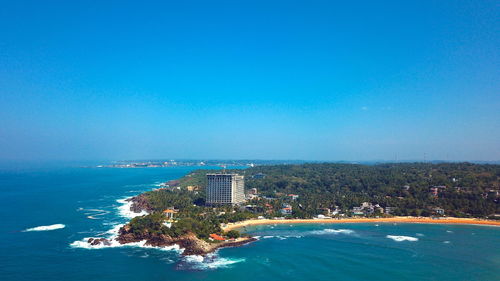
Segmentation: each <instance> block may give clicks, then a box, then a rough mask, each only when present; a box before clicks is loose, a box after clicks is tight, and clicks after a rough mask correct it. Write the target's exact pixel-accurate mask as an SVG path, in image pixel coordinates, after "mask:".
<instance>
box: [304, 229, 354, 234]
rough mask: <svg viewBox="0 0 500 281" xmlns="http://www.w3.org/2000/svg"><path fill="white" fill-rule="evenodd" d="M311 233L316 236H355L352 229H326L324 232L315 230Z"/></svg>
mask: <svg viewBox="0 0 500 281" xmlns="http://www.w3.org/2000/svg"><path fill="white" fill-rule="evenodd" d="M310 233H311V234H315V235H325V234H345V235H352V234H355V232H354V230H351V229H331V228H325V229H323V230H313V231H311V232H310Z"/></svg>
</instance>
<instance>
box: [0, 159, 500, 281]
mask: <svg viewBox="0 0 500 281" xmlns="http://www.w3.org/2000/svg"><path fill="white" fill-rule="evenodd" d="M192 169H195V167H175V168H145V169H108V168H102V169H97V168H54V167H51V168H47V169H32V170H10V171H9V170H2V171H0V202H1V204H2V206H1V208H0V215H1V219H2V223H3V224H2V229H1V231H0V241H1V242H0V280H86V281H88V280H500V228H496V227H488V226H460V225H422V224H398V225H393V224H378V225H376V224H341V225H334V224H325V225H319V224H317V225H294V226H290V225H277V226H256V227H252V228H248V229H247V231H249V232H251V233H252V234H253V235H256V236H260V239H259V241H257V242H254V243H252V244H250V245H246V246H243V247H239V248H228V249H222V250H220V251H219V252H218V253H217V254H216V255H214V256H213V257H211V258H207V259H205V261H203V262H201V261H200V258H199V257H190V258H182V257H180V256H179V254H178V252H177V251H175V250H168V251H165V250H158V249H146V248H141V247H111V248H104V249H85V248H79V247H77V244H78V241H81V240H82V239H84V238H85V237H97V236H109V235H111V234H109V233H106V232H107V231H109V230H110V229H112V228H113V227H114V226H116V225H119V224H120V223H124V222H126V221H127V220H128V219H127V218H126V217H123V216H121V215H120V212H119V207H120V206H122V204H120V203H118V202H117V200H119V199H123V198H126V197H130V196H133V195H136V194H138V193H140V192H143V191H146V190H150V189H152V188H155V187H156V184H158V183H160V182H163V181H166V180H170V179H176V178H179V177H181V176H182V175H184V174H186V173H187V172H189V171H190V170H192ZM89 216H91V217H94V218H95V219H89V218H88V217H89ZM54 224H64V225H65V227H64V228H61V229H55V230H50V231H28V232H26V231H24V230H26V229H29V228H33V227H37V226H49V225H54ZM388 235H389V236H390V237H392V236H395V237H392V238H388V237H387V236H388ZM398 236H403V237H402V238H403V239H405V238H406V239H407V240H405V241H395V240H394V239H396V240H397V239H398ZM399 238H401V237H399ZM75 241H76V242H75ZM72 245H73V246H72Z"/></svg>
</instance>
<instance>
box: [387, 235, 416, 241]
mask: <svg viewBox="0 0 500 281" xmlns="http://www.w3.org/2000/svg"><path fill="white" fill-rule="evenodd" d="M386 237H387V238H389V239H392V240H394V241H396V242H402V241H411V242H415V241H418V238H417V237H411V236H398V235H387V236H386Z"/></svg>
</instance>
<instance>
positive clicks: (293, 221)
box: [222, 217, 500, 231]
mask: <svg viewBox="0 0 500 281" xmlns="http://www.w3.org/2000/svg"><path fill="white" fill-rule="evenodd" d="M299 223H303V224H311V223H330V224H331V223H433V224H471V225H490V226H500V221H494V220H485V219H475V218H454V217H443V218H428V217H390V218H344V219H336V218H331V219H252V220H246V221H241V222H236V223H228V224H226V225H223V226H222V229H223V230H224V231H229V230H233V229H240V228H243V227H246V226H253V225H266V224H299Z"/></svg>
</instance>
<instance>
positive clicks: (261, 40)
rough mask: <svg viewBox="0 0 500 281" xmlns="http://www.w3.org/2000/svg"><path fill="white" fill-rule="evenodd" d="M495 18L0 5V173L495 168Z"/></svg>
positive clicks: (364, 6)
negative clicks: (85, 164)
mask: <svg viewBox="0 0 500 281" xmlns="http://www.w3.org/2000/svg"><path fill="white" fill-rule="evenodd" d="M91 2H93V3H91ZM104 2H107V3H104ZM499 18H500V5H499V3H498V1H476V0H474V1H437V0H436V1H342V2H340V1H290V0H287V1H223V2H219V1H158V2H149V1H136V2H135V3H127V2H126V1H114V2H112V1H82V2H81V3H79V2H77V1H32V2H25V1H8V2H7V1H2V4H1V8H0V122H1V123H0V159H3V160H8V159H11V160H12V159H14V160H23V159H37V160H49V159H50V160H54V159H63V160H88V159H144V158H174V159H175V158H218V159H220V158H226V159H227V158H232V159H238V158H252V159H256V158H258V159H305V160H312V159H314V160H373V159H385V160H394V159H395V158H396V157H397V158H398V159H399V160H401V159H417V160H418V159H423V157H424V153H426V155H427V159H443V160H500V79H499V78H500V57H499V47H500V35H499V34H500V22H499ZM396 155H397V156H396Z"/></svg>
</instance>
